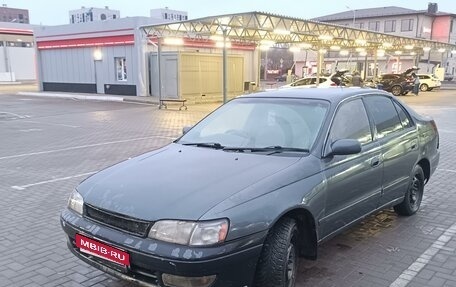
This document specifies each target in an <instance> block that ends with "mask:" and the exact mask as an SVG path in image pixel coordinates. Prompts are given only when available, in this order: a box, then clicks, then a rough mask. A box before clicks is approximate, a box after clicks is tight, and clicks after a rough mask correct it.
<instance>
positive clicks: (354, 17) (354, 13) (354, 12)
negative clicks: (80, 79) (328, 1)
mask: <svg viewBox="0 0 456 287" xmlns="http://www.w3.org/2000/svg"><path fill="white" fill-rule="evenodd" d="M345 7H346V8H347V9H349V10H352V12H353V27H355V20H356V10H355V9H352V8H350V6H347V5H345Z"/></svg>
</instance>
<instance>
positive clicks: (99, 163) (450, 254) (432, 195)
mask: <svg viewBox="0 0 456 287" xmlns="http://www.w3.org/2000/svg"><path fill="white" fill-rule="evenodd" d="M402 99H403V100H404V101H406V102H409V103H410V104H411V105H412V106H414V107H415V108H416V109H417V110H418V111H419V112H421V113H426V114H429V115H432V116H433V117H434V118H435V119H436V121H437V124H438V126H439V129H440V132H441V153H442V154H441V164H440V166H439V169H438V170H437V172H436V173H435V175H434V178H433V179H432V180H431V181H430V183H429V184H428V185H427V186H426V194H425V198H424V201H423V206H422V209H421V210H420V212H418V214H416V215H415V216H413V217H409V218H403V217H397V216H396V215H395V214H394V213H393V212H391V211H390V210H386V211H384V212H381V213H379V214H376V215H375V216H372V217H370V218H369V219H368V220H366V221H365V222H363V223H361V224H359V225H357V226H355V227H354V228H352V229H350V230H349V231H348V232H346V233H344V234H342V235H339V236H337V237H335V238H334V239H332V240H330V241H328V242H326V243H325V244H323V245H322V246H321V248H320V249H319V253H320V254H319V259H318V261H305V260H303V261H301V264H300V270H299V271H300V273H299V277H298V284H297V286H298V287H304V286H363V287H364V286H390V285H391V286H423V287H424V286H456V271H455V269H456V253H455V250H456V214H455V212H454V211H455V210H456V197H455V196H454V185H453V178H454V177H455V175H456V167H455V164H454V162H455V160H456V125H455V124H454V122H455V121H456V90H447V91H440V92H434V91H433V92H428V93H422V94H421V95H420V96H419V97H412V96H406V97H402ZM216 106H217V105H199V106H190V107H189V110H188V111H182V112H179V111H177V110H158V109H157V107H156V106H154V105H140V104H129V103H114V102H93V101H90V102H89V101H76V100H62V99H47V98H34V97H25V96H13V95H6V94H3V95H0V195H1V198H2V199H1V200H0V286H114V287H119V286H129V285H128V284H126V283H125V282H122V281H119V280H117V279H114V278H112V277H110V276H107V275H105V274H103V273H102V272H100V271H97V270H96V269H94V268H91V267H89V266H88V265H86V264H84V263H82V262H80V261H79V260H78V259H76V258H75V257H74V256H73V255H72V254H71V253H70V252H69V251H68V250H67V249H66V244H65V240H66V239H65V236H64V234H63V232H62V231H61V228H60V226H59V219H58V217H59V212H60V210H61V209H62V208H63V207H64V206H65V204H66V200H67V197H68V194H69V193H70V191H71V190H72V188H74V187H75V186H76V185H77V184H78V182H79V181H81V180H82V179H83V178H84V177H86V176H87V175H89V174H91V173H93V172H95V171H97V170H100V169H102V168H103V167H106V166H109V165H112V164H113V163H116V162H118V161H121V160H123V159H126V158H128V157H132V156H135V155H138V154H141V153H143V152H146V151H148V150H150V149H153V148H156V147H159V146H161V145H164V144H166V143H168V142H170V141H171V140H172V139H174V138H175V137H177V136H178V135H179V134H180V132H181V129H182V127H183V126H186V125H191V124H192V123H194V122H196V121H197V120H198V119H200V118H202V117H203V116H204V115H205V114H207V112H208V111H210V110H212V109H214V108H215V107H216Z"/></svg>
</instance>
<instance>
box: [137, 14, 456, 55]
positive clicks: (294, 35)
mask: <svg viewBox="0 0 456 287" xmlns="http://www.w3.org/2000/svg"><path fill="white" fill-rule="evenodd" d="M142 29H143V31H144V32H145V33H146V34H147V36H148V37H149V38H168V37H173V38H174V37H176V38H187V39H189V40H192V39H194V40H199V41H201V40H210V39H213V38H214V36H219V37H222V35H223V32H224V31H225V32H226V37H227V39H228V40H230V41H234V42H241V43H245V44H254V45H261V43H264V42H265V41H269V42H271V43H275V45H279V46H284V45H288V46H293V45H297V46H298V47H299V44H303V43H305V44H308V45H309V46H308V48H310V49H314V50H316V49H320V48H326V47H328V48H329V47H330V46H340V47H341V48H345V49H350V48H357V47H365V48H367V49H384V50H404V49H408V50H421V51H422V49H423V48H431V49H432V50H439V49H440V50H441V51H443V49H445V50H446V51H450V50H456V45H452V44H449V43H443V42H436V41H430V40H425V39H417V38H408V37H400V36H395V35H390V34H383V33H378V32H372V31H367V30H360V29H355V28H349V27H346V26H340V25H334V24H328V23H322V22H316V21H311V20H303V19H298V18H292V17H286V16H280V15H274V14H268V13H262V12H249V13H240V14H231V15H221V16H212V17H205V18H199V19H193V20H188V21H183V22H173V23H166V24H160V25H152V26H144V27H142ZM211 37H212V38H211ZM310 45H312V46H311V47H310Z"/></svg>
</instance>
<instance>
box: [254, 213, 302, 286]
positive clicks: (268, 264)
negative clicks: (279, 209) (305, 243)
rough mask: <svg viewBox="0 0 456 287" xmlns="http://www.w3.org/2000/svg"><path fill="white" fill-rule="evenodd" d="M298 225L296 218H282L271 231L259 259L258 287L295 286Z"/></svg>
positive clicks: (256, 281) (256, 278) (256, 283)
mask: <svg viewBox="0 0 456 287" xmlns="http://www.w3.org/2000/svg"><path fill="white" fill-rule="evenodd" d="M298 257H299V252H298V227H297V223H296V221H295V220H294V219H291V218H283V219H280V220H279V221H278V222H277V223H276V224H275V225H274V227H273V228H272V229H271V230H270V231H269V234H268V236H267V237H266V240H265V243H264V245H263V250H262V251H261V255H260V259H259V261H258V265H257V270H256V275H255V285H254V286H256V287H293V286H294V285H295V281H296V273H297V269H298Z"/></svg>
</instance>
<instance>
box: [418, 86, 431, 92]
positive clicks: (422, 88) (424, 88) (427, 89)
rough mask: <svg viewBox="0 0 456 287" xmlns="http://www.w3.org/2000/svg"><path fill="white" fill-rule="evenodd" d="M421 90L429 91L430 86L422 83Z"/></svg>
mask: <svg viewBox="0 0 456 287" xmlns="http://www.w3.org/2000/svg"><path fill="white" fill-rule="evenodd" d="M420 90H421V91H422V92H426V91H429V86H428V85H427V84H421V86H420Z"/></svg>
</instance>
